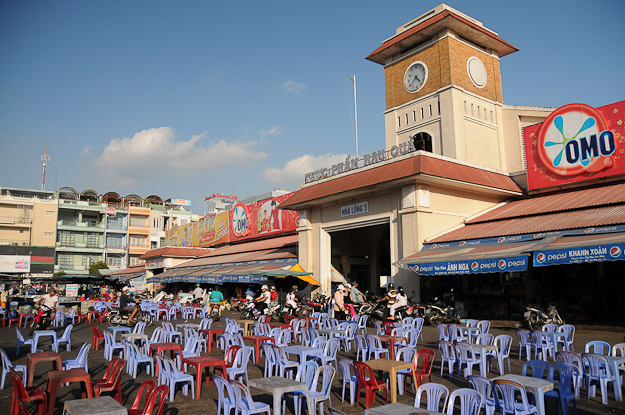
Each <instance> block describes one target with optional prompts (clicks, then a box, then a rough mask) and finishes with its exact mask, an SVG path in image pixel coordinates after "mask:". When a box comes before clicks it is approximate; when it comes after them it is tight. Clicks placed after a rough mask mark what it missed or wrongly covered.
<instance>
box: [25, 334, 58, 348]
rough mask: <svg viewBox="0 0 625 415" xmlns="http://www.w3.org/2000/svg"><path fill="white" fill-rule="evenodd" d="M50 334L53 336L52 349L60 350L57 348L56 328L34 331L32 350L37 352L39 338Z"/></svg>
mask: <svg viewBox="0 0 625 415" xmlns="http://www.w3.org/2000/svg"><path fill="white" fill-rule="evenodd" d="M44 336H49V337H52V339H51V341H52V350H54V351H55V352H58V350H57V349H56V331H54V330H35V331H34V333H33V343H32V344H31V345H30V352H31V353H37V343H38V342H39V338H41V337H44Z"/></svg>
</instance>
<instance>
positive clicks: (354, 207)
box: [341, 200, 369, 218]
mask: <svg viewBox="0 0 625 415" xmlns="http://www.w3.org/2000/svg"><path fill="white" fill-rule="evenodd" d="M367 212H369V202H368V201H367V200H365V201H364V202H359V203H353V204H351V205H347V206H341V217H342V218H346V217H348V216H354V215H360V214H362V213H367Z"/></svg>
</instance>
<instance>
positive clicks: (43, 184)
mask: <svg viewBox="0 0 625 415" xmlns="http://www.w3.org/2000/svg"><path fill="white" fill-rule="evenodd" d="M49 161H50V156H49V155H48V145H47V144H46V149H45V151H44V153H43V154H42V155H41V165H42V166H43V173H42V174H41V190H42V191H43V190H46V168H47V167H48V162H49Z"/></svg>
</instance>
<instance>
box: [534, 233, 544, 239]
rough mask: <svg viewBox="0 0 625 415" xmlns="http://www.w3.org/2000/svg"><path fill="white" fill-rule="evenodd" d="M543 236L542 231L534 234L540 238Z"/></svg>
mask: <svg viewBox="0 0 625 415" xmlns="http://www.w3.org/2000/svg"><path fill="white" fill-rule="evenodd" d="M541 236H543V234H542V233H535V234H534V238H540V237H541Z"/></svg>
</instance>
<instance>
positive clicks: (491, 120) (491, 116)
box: [490, 111, 495, 122]
mask: <svg viewBox="0 0 625 415" xmlns="http://www.w3.org/2000/svg"><path fill="white" fill-rule="evenodd" d="M490 122H495V120H494V119H493V112H492V111H491V112H490Z"/></svg>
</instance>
